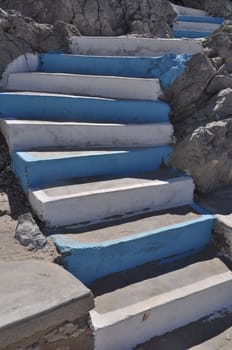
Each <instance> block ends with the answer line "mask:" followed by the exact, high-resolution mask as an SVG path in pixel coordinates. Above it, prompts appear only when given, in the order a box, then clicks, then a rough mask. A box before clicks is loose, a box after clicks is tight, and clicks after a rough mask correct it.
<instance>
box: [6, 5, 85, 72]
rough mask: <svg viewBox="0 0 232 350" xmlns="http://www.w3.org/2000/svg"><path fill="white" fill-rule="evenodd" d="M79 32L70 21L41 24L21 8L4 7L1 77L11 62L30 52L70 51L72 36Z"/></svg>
mask: <svg viewBox="0 0 232 350" xmlns="http://www.w3.org/2000/svg"><path fill="white" fill-rule="evenodd" d="M71 35H79V32H78V30H77V29H76V28H75V27H74V26H72V25H69V24H65V23H64V22H61V21H58V22H56V23H55V24H54V25H50V24H38V23H36V22H35V21H34V20H32V19H30V18H27V17H24V16H22V15H21V14H20V13H19V12H17V11H13V10H12V11H3V10H2V9H0V56H1V60H0V76H1V74H2V72H3V71H4V70H5V68H6V67H7V65H8V64H9V63H10V62H11V61H13V60H14V59H15V58H17V57H18V56H20V55H23V54H25V53H27V52H46V51H49V50H50V51H51V50H59V51H67V52H68V51H69V38H70V37H71Z"/></svg>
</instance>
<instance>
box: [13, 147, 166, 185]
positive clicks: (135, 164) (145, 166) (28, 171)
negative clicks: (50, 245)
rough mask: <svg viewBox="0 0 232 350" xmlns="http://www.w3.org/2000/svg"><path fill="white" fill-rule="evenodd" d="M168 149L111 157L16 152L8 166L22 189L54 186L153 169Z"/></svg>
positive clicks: (126, 153)
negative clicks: (51, 155)
mask: <svg viewBox="0 0 232 350" xmlns="http://www.w3.org/2000/svg"><path fill="white" fill-rule="evenodd" d="M170 152H171V148H170V147H168V146H161V147H153V148H145V149H140V150H139V149H138V150H132V151H118V152H117V153H111V154H97V155H82V156H70V157H63V158H55V157H54V158H53V159H43V158H39V159H36V158H33V157H32V156H30V155H29V154H28V153H27V152H16V153H14V155H13V158H12V165H13V168H14V171H15V173H16V175H17V177H18V178H19V180H20V183H21V184H22V186H23V188H24V190H25V191H26V190H27V189H28V188H40V187H43V186H49V185H54V184H58V183H59V182H62V181H64V180H72V179H76V178H78V177H89V176H100V175H109V176H121V175H123V176H124V175H130V174H138V173H144V172H149V171H153V170H156V169H158V168H159V167H160V164H161V163H162V162H165V161H166V160H167V158H168V155H169V153H170Z"/></svg>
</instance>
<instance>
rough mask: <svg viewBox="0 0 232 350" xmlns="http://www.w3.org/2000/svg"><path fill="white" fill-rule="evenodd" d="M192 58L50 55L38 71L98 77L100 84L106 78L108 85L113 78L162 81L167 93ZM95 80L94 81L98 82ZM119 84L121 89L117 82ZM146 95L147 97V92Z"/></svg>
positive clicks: (41, 60)
mask: <svg viewBox="0 0 232 350" xmlns="http://www.w3.org/2000/svg"><path fill="white" fill-rule="evenodd" d="M190 56H191V55H188V54H183V55H175V54H173V53H169V54H166V55H164V56H160V57H136V56H135V57H131V56H86V55H67V54H51V53H50V54H49V53H46V54H41V55H40V56H39V66H38V69H39V71H40V72H46V73H67V74H81V75H94V77H96V76H101V77H96V80H97V79H102V80H103V81H105V80H104V79H106V78H104V77H107V81H108V80H109V79H110V80H113V78H112V77H113V76H114V77H121V80H120V82H121V81H124V80H122V77H130V78H138V79H141V78H146V79H150V78H152V79H154V78H157V79H160V83H161V85H162V88H163V89H166V88H167V87H168V86H169V85H170V84H171V83H172V82H173V81H174V80H175V79H176V78H177V77H178V76H179V75H180V74H181V72H182V71H183V69H184V67H185V63H186V62H187V61H188V60H189V58H190ZM94 77H93V78H92V79H95V78H94ZM126 81H127V80H126ZM128 81H129V82H131V80H130V79H129V80H128ZM115 82H116V83H117V86H118V80H117V79H116V80H115ZM139 83H140V84H142V85H145V86H147V85H149V84H147V82H146V81H144V80H143V81H142V83H141V81H140V80H139ZM157 84H158V82H157ZM137 85H138V83H137ZM139 86H141V85H139ZM112 88H113V87H112ZM141 90H142V89H140V92H141ZM158 90H160V88H159V89H158ZM113 91H114V90H113ZM144 92H145V94H146V89H145V91H144ZM128 93H130V91H129V92H127V94H128ZM120 96H122V94H121V95H120ZM130 96H131V95H130ZM139 96H140V95H139ZM143 96H144V94H143V93H142V92H141V97H139V98H142V97H143ZM152 96H153V95H152Z"/></svg>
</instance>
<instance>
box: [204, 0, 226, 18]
mask: <svg viewBox="0 0 232 350" xmlns="http://www.w3.org/2000/svg"><path fill="white" fill-rule="evenodd" d="M205 10H206V11H208V12H209V13H210V14H211V15H213V16H222V17H224V18H231V17H232V1H231V0H205Z"/></svg>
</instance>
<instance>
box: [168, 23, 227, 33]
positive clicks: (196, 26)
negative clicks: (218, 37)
mask: <svg viewBox="0 0 232 350" xmlns="http://www.w3.org/2000/svg"><path fill="white" fill-rule="evenodd" d="M218 28H220V24H216V23H200V22H182V21H177V22H176V23H175V24H174V29H182V30H193V31H198V32H214V31H215V30H217V29H218Z"/></svg>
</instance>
